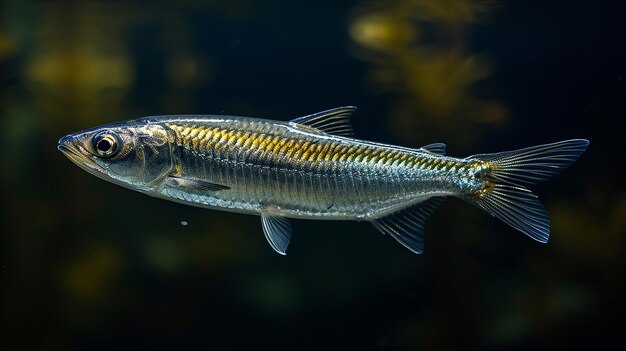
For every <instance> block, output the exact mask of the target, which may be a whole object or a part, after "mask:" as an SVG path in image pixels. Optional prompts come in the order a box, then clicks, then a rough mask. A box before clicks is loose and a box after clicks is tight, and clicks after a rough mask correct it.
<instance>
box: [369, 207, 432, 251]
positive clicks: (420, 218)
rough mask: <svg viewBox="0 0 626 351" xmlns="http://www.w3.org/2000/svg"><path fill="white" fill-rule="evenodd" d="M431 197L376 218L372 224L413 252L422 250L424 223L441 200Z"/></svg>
mask: <svg viewBox="0 0 626 351" xmlns="http://www.w3.org/2000/svg"><path fill="white" fill-rule="evenodd" d="M443 199H444V198H443V197H433V198H431V199H428V200H426V201H424V202H420V203H419V204H417V205H415V206H412V207H409V208H406V209H403V210H400V211H398V212H394V213H392V214H390V215H388V216H386V217H383V218H379V219H376V220H374V221H373V222H372V224H373V225H374V226H375V227H376V228H377V229H378V230H380V231H381V232H382V233H383V234H389V235H391V236H392V237H393V238H394V239H396V240H397V241H398V242H399V243H400V244H402V245H404V247H406V248H407V249H409V250H411V251H412V252H414V253H417V254H421V253H422V252H424V223H426V220H427V219H428V217H430V215H431V214H432V213H433V212H434V211H435V210H436V209H437V207H438V206H439V205H440V204H441V202H442V201H443Z"/></svg>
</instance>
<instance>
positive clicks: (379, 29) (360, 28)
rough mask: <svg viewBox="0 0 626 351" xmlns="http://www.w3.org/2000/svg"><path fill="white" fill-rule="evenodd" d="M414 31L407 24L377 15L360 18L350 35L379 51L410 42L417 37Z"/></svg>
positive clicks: (351, 29) (353, 25)
mask: <svg viewBox="0 0 626 351" xmlns="http://www.w3.org/2000/svg"><path fill="white" fill-rule="evenodd" d="M414 31H415V28H413V27H411V26H410V25H408V24H407V23H404V22H394V21H392V19H391V18H386V17H384V16H376V15H374V16H365V17H363V18H358V19H357V20H355V21H354V23H352V25H351V26H350V35H351V36H352V38H353V39H354V40H355V41H356V42H358V43H359V44H361V45H364V46H367V47H369V48H372V49H377V50H383V49H386V48H390V47H392V46H393V45H394V44H406V43H408V42H410V41H411V40H413V39H414V37H415V33H414Z"/></svg>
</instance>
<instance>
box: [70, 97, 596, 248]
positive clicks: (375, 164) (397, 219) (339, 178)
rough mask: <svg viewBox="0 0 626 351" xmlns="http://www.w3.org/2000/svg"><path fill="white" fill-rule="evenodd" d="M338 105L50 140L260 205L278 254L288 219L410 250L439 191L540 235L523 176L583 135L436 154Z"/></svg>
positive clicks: (157, 183)
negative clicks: (371, 128)
mask: <svg viewBox="0 0 626 351" xmlns="http://www.w3.org/2000/svg"><path fill="white" fill-rule="evenodd" d="M354 110H355V108H354V107H341V108H337V109H333V110H328V111H323V112H320V113H316V114H313V115H309V116H305V117H300V118H297V119H295V120H292V121H288V122H281V121H273V120H266V119H258V118H247V117H236V116H202V115H182V116H156V117H145V118H140V119H136V120H131V121H126V122H120V123H116V124H111V125H106V126H102V127H97V128H93V129H89V130H86V131H83V132H78V133H74V134H70V135H68V136H65V137H64V138H62V139H61V140H60V141H59V149H60V150H61V151H62V152H64V153H65V154H66V155H67V156H68V157H69V158H70V159H71V160H72V161H73V162H74V163H76V164H77V165H79V166H80V167H81V168H83V169H85V170H87V171H88V172H90V173H92V174H94V175H97V176H99V177H101V178H103V179H106V180H109V181H111V182H113V183H116V184H119V185H122V186H124V187H127V188H130V189H133V190H137V191H141V192H143V193H145V194H148V195H151V196H155V197H159V198H164V199H168V200H172V201H176V202H180V203H184V204H188V205H193V206H200V207H206V208H211V209H219V210H226V211H233V212H241V213H246V214H255V215H260V216H261V218H262V226H263V231H264V233H265V236H266V237H267V239H268V241H269V243H270V245H271V246H272V247H273V248H274V249H275V250H276V251H277V252H279V253H281V254H284V253H285V251H286V248H287V246H288V244H289V241H290V237H291V227H290V222H289V220H288V218H302V219H321V220H362V221H370V222H372V223H373V224H374V226H376V227H377V228H378V229H379V230H380V231H382V232H383V233H387V234H390V235H391V236H392V237H394V238H395V239H396V240H398V241H399V242H400V243H401V244H403V245H404V246H405V247H407V248H409V249H410V250H411V251H413V252H416V253H421V252H422V251H423V227H424V223H425V221H426V219H427V217H428V216H429V215H430V214H431V213H432V212H433V211H434V209H435V208H436V207H437V205H438V204H439V203H440V202H441V200H442V199H443V198H445V197H447V196H455V197H459V198H462V199H464V200H466V201H468V202H470V203H473V204H475V205H477V206H479V207H481V208H483V209H485V210H486V211H488V212H489V213H491V214H492V215H494V216H496V217H498V218H500V219H502V220H504V221H505V222H506V223H507V224H509V225H511V226H513V227H515V228H516V229H518V230H520V231H522V232H524V233H526V234H528V235H529V236H531V237H533V238H534V239H536V240H538V241H541V242H545V241H547V239H548V235H549V225H548V219H547V216H546V214H545V210H544V209H543V206H541V204H540V203H539V201H538V200H537V198H536V196H535V195H533V194H532V193H531V192H530V191H529V190H527V189H526V188H525V187H524V185H525V184H528V183H533V182H535V181H538V180H543V179H545V178H547V177H549V176H551V175H553V174H556V173H558V172H559V171H560V170H562V169H563V168H565V167H566V166H567V165H569V164H570V163H571V162H573V161H574V160H575V159H576V158H577V157H578V156H579V155H580V153H582V152H583V151H584V150H585V148H586V146H587V145H588V142H587V141H586V140H583V139H573V140H568V141H564V142H560V143H554V144H548V145H542V146H538V147H534V148H528V149H523V150H518V151H513V152H505V153H498V154H484V155H475V156H470V157H467V158H454V157H449V156H445V155H444V152H445V145H444V144H441V143H437V144H431V145H427V146H424V147H422V148H417V149H412V148H405V147H399V146H393V145H386V144H380V143H374V142H369V141H363V140H358V139H355V138H354V137H353V131H352V127H351V126H350V123H349V118H350V116H351V114H352V113H353V112H354Z"/></svg>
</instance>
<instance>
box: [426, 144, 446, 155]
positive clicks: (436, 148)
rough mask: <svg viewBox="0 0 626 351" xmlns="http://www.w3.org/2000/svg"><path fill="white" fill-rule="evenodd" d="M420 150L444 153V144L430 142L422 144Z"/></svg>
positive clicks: (438, 153)
mask: <svg viewBox="0 0 626 351" xmlns="http://www.w3.org/2000/svg"><path fill="white" fill-rule="evenodd" d="M421 149H422V150H426V151H428V152H432V153H433V154H437V155H445V154H446V144H444V143H432V144H428V145H424V146H422V147H421Z"/></svg>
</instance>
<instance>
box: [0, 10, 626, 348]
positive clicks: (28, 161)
mask: <svg viewBox="0 0 626 351" xmlns="http://www.w3.org/2000/svg"><path fill="white" fill-rule="evenodd" d="M614 5H617V2H583V1H555V2H541V1H525V2H521V3H520V2H515V3H512V2H505V1H493V0H491V1H480V0H474V1H471V0H449V1H440V0H396V1H374V0H359V1H357V0H353V1H346V2H330V1H329V2H319V3H307V2H294V1H283V0H274V1H262V2H261V1H257V2H251V1H241V0H235V1H207V2H203V1H180V2H166V1H163V2H143V1H135V2H118V1H89V2H83V1H64V2H56V1H5V2H3V3H2V5H0V6H1V7H0V8H1V9H2V10H1V11H0V17H1V18H2V22H0V97H1V100H0V111H1V116H2V119H1V121H2V128H1V129H0V133H1V134H0V135H1V138H0V143H1V145H2V153H1V155H2V170H3V171H2V173H1V177H2V178H1V179H2V229H1V233H0V250H1V251H0V252H1V256H0V284H1V285H0V316H1V323H2V324H1V325H0V339H1V340H2V343H1V345H3V348H5V347H6V348H7V349H94V348H98V349H111V348H120V349H124V348H130V347H135V348H136V347H144V348H148V347H151V348H152V347H160V348H174V347H176V348H181V347H184V348H191V347H195V348H211V349H221V348H249V347H265V346H273V347H276V346H283V347H290V348H296V349H300V348H318V349H319V348H324V349H332V348H339V347H346V348H353V349H376V348H380V349H390V350H414V349H418V348H438V349H441V348H459V347H468V346H469V347H481V348H508V347H520V348H522V347H523V348H547V347H558V348H571V349H576V348H587V347H590V346H593V347H598V346H605V347H611V348H614V349H619V348H620V346H621V347H623V346H624V343H625V342H624V336H623V330H624V327H625V325H624V314H625V312H626V311H625V309H624V296H625V294H624V293H625V289H624V281H625V279H624V278H625V276H626V275H625V270H624V268H623V267H624V266H625V265H624V258H623V257H624V255H623V253H624V249H625V248H626V242H625V234H626V190H625V188H624V185H623V184H624V180H623V178H624V156H623V152H622V151H621V150H623V146H622V145H621V144H622V143H621V139H622V134H623V130H624V116H626V107H625V96H626V91H625V87H624V75H625V74H626V65H625V64H624V62H626V45H624V43H626V40H625V39H626V38H625V36H624V28H623V27H624V26H623V23H621V21H622V19H621V17H620V16H619V11H618V10H619V9H618V8H617V6H614ZM622 7H623V6H622ZM346 105H354V106H358V111H357V112H356V113H355V115H354V117H353V119H352V122H353V125H354V129H355V131H356V137H357V138H360V139H365V140H371V141H376V142H384V143H389V144H395V145H402V146H406V147H420V146H422V145H426V144H430V143H435V142H444V143H446V144H447V145H448V148H447V152H448V154H450V155H452V156H459V157H460V156H469V155H472V154H477V153H486V152H498V151H503V150H513V149H518V148H522V147H526V146H531V145H537V144H542V143H548V142H554V141H559V140H565V139H570V138H586V139H589V140H590V141H591V144H590V146H589V148H588V150H587V151H586V152H585V153H584V154H583V155H582V157H581V158H580V159H579V160H578V161H577V162H575V163H574V164H573V165H572V166H571V167H570V168H569V169H568V170H566V171H565V172H563V173H562V174H561V175H559V176H557V177H555V178H554V179H551V180H549V181H548V182H544V183H541V184H539V185H537V186H533V187H532V189H533V191H534V192H535V193H536V194H537V195H539V197H540V198H541V199H542V202H543V203H544V205H545V207H546V209H547V211H548V214H549V216H550V219H551V237H550V241H549V242H548V243H547V244H540V243H537V242H535V241H533V240H531V239H530V238H528V237H527V236H525V235H523V234H521V233H519V232H517V231H515V230H514V229H512V228H510V227H508V226H507V225H505V224H504V223H502V222H500V221H498V220H497V219H495V218H492V217H490V216H489V215H487V214H486V213H484V212H483V211H481V210H480V209H478V208H475V207H472V206H470V205H468V204H466V203H464V202H463V201H460V200H458V199H449V200H446V201H445V202H444V204H443V205H442V206H441V208H439V209H438V210H437V211H436V212H435V213H434V215H433V216H432V218H431V219H430V220H429V221H428V222H427V223H426V230H425V232H426V236H425V252H424V253H423V254H422V255H415V254H413V253H411V252H409V251H408V250H406V249H405V248H403V247H402V246H400V245H398V243H397V242H395V241H394V240H393V239H392V238H390V237H388V236H383V235H381V234H380V233H379V232H378V231H377V230H376V229H375V228H374V227H373V226H371V225H370V224H368V223H364V222H342V221H305V220H294V221H293V222H292V224H293V237H292V241H291V245H290V246H289V251H288V254H287V255H286V256H280V255H277V254H276V253H275V252H274V251H273V250H272V249H271V248H270V246H269V245H268V244H267V242H266V240H265V237H264V236H263V232H262V229H261V223H260V220H259V218H258V217H255V216H246V215H241V214H235V213H227V212H219V211H212V210H206V209H201V208H195V207H190V206H184V205H180V204H176V203H173V202H168V201H164V200H161V199H156V198H151V197H147V196H145V195H142V194H140V193H137V192H133V191H130V190H128V189H124V188H122V187H119V186H116V185H114V184H111V183H108V182H105V181H103V180H101V179H98V178H96V177H94V176H92V175H89V174H87V173H86V172H84V171H83V170H81V169H80V168H78V167H76V166H75V165H73V164H72V163H71V162H70V161H69V160H67V159H66V158H65V157H64V156H63V155H62V154H61V153H60V152H59V151H58V150H57V149H56V146H57V140H58V139H59V138H60V137H61V136H63V135H66V134H68V133H70V132H75V131H78V130H82V129H86V128H90V127H94V126H97V125H101V124H105V123H110V122H116V121H120V120H124V119H130V118H135V117H140V116H149V115H163V114H230V115H240V116H253V117H262V118H271V119H277V120H289V119H293V118H296V117H299V116H302V115H306V114H310V113H314V112H318V111H322V110H325V109H329V108H333V107H338V106H346Z"/></svg>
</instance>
